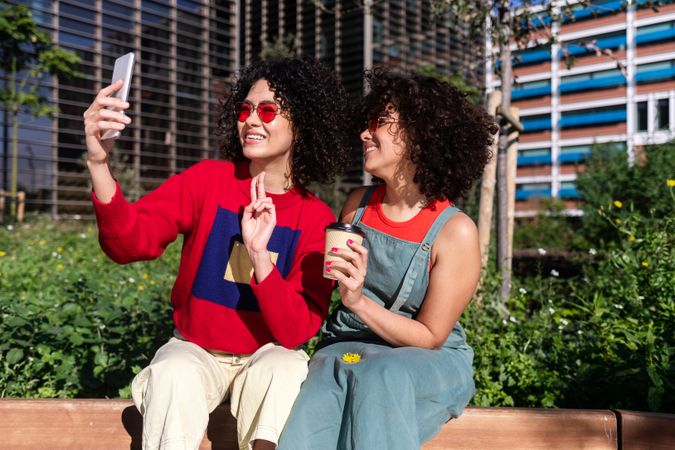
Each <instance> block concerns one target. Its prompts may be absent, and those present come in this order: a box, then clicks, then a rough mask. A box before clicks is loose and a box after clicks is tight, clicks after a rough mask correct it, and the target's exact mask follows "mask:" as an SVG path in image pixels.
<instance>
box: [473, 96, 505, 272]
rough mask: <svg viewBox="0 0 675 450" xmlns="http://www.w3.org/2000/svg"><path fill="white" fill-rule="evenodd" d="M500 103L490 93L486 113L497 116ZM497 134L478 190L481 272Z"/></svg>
mask: <svg viewBox="0 0 675 450" xmlns="http://www.w3.org/2000/svg"><path fill="white" fill-rule="evenodd" d="M501 101H502V94H501V92H499V91H493V92H490V96H489V97H488V102H487V112H488V114H490V115H492V116H493V117H496V116H497V107H498V106H499V104H500V103H501ZM498 143H499V133H497V135H496V136H495V137H494V141H493V142H492V147H491V149H490V150H491V152H492V157H491V158H490V160H489V161H488V163H487V164H486V165H485V170H484V171H483V180H482V182H481V188H480V211H479V213H478V240H479V242H480V259H481V267H482V268H483V270H485V268H486V267H487V263H488V259H489V253H490V231H492V210H493V207H494V198H495V176H496V174H497V148H498Z"/></svg>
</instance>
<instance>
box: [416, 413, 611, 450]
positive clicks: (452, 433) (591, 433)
mask: <svg viewBox="0 0 675 450" xmlns="http://www.w3.org/2000/svg"><path fill="white" fill-rule="evenodd" d="M487 448H498V449H523V448H527V449H570V448H574V449H616V448H617V426H616V417H615V415H614V413H613V412H612V411H607V410H575V409H539V408H467V409H466V410H465V412H464V414H463V415H462V416H460V417H459V418H458V419H456V420H451V421H450V422H449V423H447V424H446V425H445V426H444V427H443V429H442V430H441V432H440V433H439V434H438V435H437V436H436V437H435V438H434V439H432V440H431V441H429V442H427V443H426V444H425V445H424V446H423V449H424V450H440V449H487Z"/></svg>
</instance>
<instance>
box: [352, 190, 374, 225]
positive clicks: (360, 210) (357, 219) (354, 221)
mask: <svg viewBox="0 0 675 450" xmlns="http://www.w3.org/2000/svg"><path fill="white" fill-rule="evenodd" d="M377 186H378V185H377V184H373V185H372V186H368V189H366V192H365V194H363V197H361V203H359V207H358V209H357V210H356V214H354V218H353V219H352V225H358V224H359V222H361V217H363V212H364V211H365V210H366V205H367V204H368V201H369V200H370V196H371V195H373V192H375V189H377Z"/></svg>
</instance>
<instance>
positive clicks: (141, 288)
mask: <svg viewBox="0 0 675 450" xmlns="http://www.w3.org/2000/svg"><path fill="white" fill-rule="evenodd" d="M138 290H139V291H141V292H143V291H144V290H145V286H143V285H142V284H141V285H140V286H138Z"/></svg>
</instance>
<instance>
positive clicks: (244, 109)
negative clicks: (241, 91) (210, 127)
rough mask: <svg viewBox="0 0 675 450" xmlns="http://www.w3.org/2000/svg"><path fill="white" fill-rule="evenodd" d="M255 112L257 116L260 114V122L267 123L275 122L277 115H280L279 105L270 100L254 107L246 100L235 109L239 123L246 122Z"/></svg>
mask: <svg viewBox="0 0 675 450" xmlns="http://www.w3.org/2000/svg"><path fill="white" fill-rule="evenodd" d="M253 110H255V112H256V114H258V117H259V118H260V120H262V121H263V122H265V123H270V122H271V121H273V120H274V118H275V117H276V116H277V114H279V105H277V104H276V103H274V102H273V101H270V100H267V101H263V102H260V103H258V104H257V105H254V104H253V103H251V102H249V101H248V100H244V101H243V102H241V103H237V105H236V107H235V112H236V114H237V120H238V121H239V122H245V121H246V119H248V118H249V116H250V115H251V113H252V112H253Z"/></svg>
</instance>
